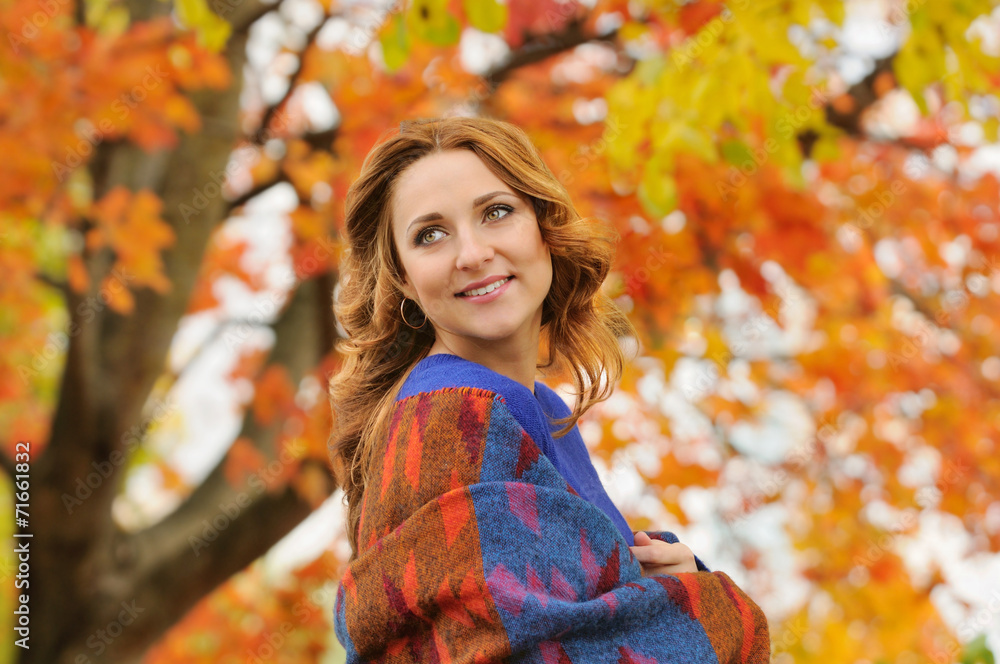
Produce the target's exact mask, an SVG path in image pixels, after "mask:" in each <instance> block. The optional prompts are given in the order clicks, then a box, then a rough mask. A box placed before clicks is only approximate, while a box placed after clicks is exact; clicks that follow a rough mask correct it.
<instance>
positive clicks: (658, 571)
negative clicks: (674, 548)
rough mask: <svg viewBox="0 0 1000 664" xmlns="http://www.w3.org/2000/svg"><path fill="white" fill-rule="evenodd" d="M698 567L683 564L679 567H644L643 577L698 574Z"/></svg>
mask: <svg viewBox="0 0 1000 664" xmlns="http://www.w3.org/2000/svg"><path fill="white" fill-rule="evenodd" d="M697 571H698V566H697V565H695V564H694V563H681V564H678V565H643V567H642V575H643V576H656V575H663V574H684V573H697Z"/></svg>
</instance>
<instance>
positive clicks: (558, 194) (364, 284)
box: [329, 117, 635, 559]
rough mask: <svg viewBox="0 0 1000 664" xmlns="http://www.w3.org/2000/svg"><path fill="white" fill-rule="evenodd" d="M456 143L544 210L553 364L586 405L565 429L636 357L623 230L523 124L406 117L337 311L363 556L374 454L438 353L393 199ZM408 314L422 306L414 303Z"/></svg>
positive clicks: (347, 489) (359, 209)
mask: <svg viewBox="0 0 1000 664" xmlns="http://www.w3.org/2000/svg"><path fill="white" fill-rule="evenodd" d="M445 150H470V151H472V152H473V153H475V154H476V155H477V156H478V157H479V158H480V159H481V160H482V161H483V163H484V164H485V165H486V167H487V168H488V169H489V170H490V171H491V172H492V173H493V174H494V175H495V176H496V177H497V178H498V179H500V180H501V181H503V182H504V183H505V184H506V185H507V186H509V187H510V188H511V189H512V190H514V191H515V192H517V193H518V194H519V195H520V196H521V197H522V198H524V199H525V200H526V201H530V202H531V204H532V205H533V207H534V210H535V216H536V217H537V219H538V225H539V229H540V232H541V236H542V240H543V241H544V242H545V244H546V245H547V246H548V247H549V250H550V254H551V257H552V285H551V288H550V289H549V293H548V295H547V296H546V298H545V301H544V303H543V305H542V339H541V341H542V342H543V343H544V344H545V345H547V348H548V352H547V361H545V362H544V363H542V364H539V365H538V368H539V369H546V368H549V367H552V366H553V365H555V367H557V368H565V367H568V369H569V371H570V372H571V374H572V376H573V381H574V383H575V385H576V404H575V406H574V408H573V410H572V413H571V415H570V416H569V417H567V418H563V419H559V420H556V423H557V424H562V425H565V426H563V428H562V429H560V430H559V431H558V432H556V433H555V434H554V435H555V436H556V437H561V436H563V435H565V434H566V433H568V432H569V431H570V430H571V429H572V427H573V426H574V425H575V424H576V421H577V420H578V419H579V418H580V416H581V415H583V414H584V413H585V412H586V411H587V410H588V409H589V408H590V407H591V406H592V405H594V404H595V403H598V402H600V401H603V400H605V399H607V398H608V397H609V396H610V395H611V391H612V390H613V387H614V385H615V384H616V383H617V382H618V380H619V379H620V378H621V375H622V371H623V370H624V365H625V357H624V354H623V352H622V349H621V346H620V345H619V338H620V337H624V336H634V335H635V329H634V328H633V326H632V324H631V322H630V321H629V320H628V318H627V317H626V316H625V314H624V313H623V312H622V311H621V310H620V309H619V308H618V307H617V306H616V305H615V304H614V303H613V302H612V301H611V300H610V298H608V296H607V295H605V294H604V293H603V292H602V291H601V285H602V283H603V281H604V279H605V277H606V276H607V274H608V271H609V270H610V269H611V264H612V261H613V259H614V252H615V242H616V241H617V239H618V237H617V234H616V233H615V232H614V230H613V229H611V228H609V227H607V226H605V225H603V224H598V223H595V222H593V221H588V220H584V219H582V218H581V217H580V215H579V213H578V212H577V211H576V209H575V208H574V207H573V203H572V201H571V200H570V198H569V194H568V193H567V192H566V190H565V188H564V187H563V186H562V184H561V183H560V182H559V180H557V179H556V177H555V176H554V175H553V174H552V172H551V171H550V170H549V169H548V167H547V166H546V165H545V163H544V162H543V161H542V158H541V155H540V154H539V152H538V150H537V149H536V148H535V146H534V145H533V144H532V143H531V141H530V139H529V138H528V136H527V135H526V134H525V133H524V132H523V131H522V130H521V129H519V128H518V127H516V126H514V125H512V124H509V123H506V122H500V121H497V120H490V119H485V118H463V117H456V118H447V119H440V120H429V121H414V122H406V123H403V124H401V125H400V128H399V131H398V132H396V133H394V134H390V135H389V136H388V137H387V138H383V140H382V141H381V142H380V143H379V144H377V145H376V146H375V147H374V148H373V149H372V151H371V152H370V153H369V154H368V156H367V157H366V158H365V161H364V164H363V165H362V168H361V174H360V175H359V177H358V179H357V180H356V181H355V182H354V183H353V184H352V185H351V187H350V189H349V190H348V192H347V199H346V232H345V235H346V238H345V239H346V245H347V248H346V251H345V252H344V255H343V256H342V259H341V274H342V279H341V283H340V292H339V296H338V299H337V303H336V305H335V314H336V317H337V320H338V321H339V322H340V324H341V326H342V327H343V329H344V331H345V332H346V333H347V337H346V339H343V340H341V341H340V342H338V344H337V350H338V351H339V352H340V353H341V355H342V357H343V364H342V365H341V368H340V370H339V371H338V372H337V374H336V375H335V376H333V378H332V379H331V381H330V405H331V408H332V411H333V431H332V434H331V436H330V443H329V448H330V454H331V460H332V463H333V467H334V470H335V471H336V474H337V480H338V482H339V483H340V486H341V487H342V488H343V489H344V493H345V498H346V499H347V504H348V508H347V531H348V540H349V541H350V544H351V552H352V559H353V558H355V557H356V556H357V555H358V553H359V552H358V537H359V533H358V522H359V520H360V517H361V511H362V501H363V497H364V490H365V487H366V486H367V485H368V479H369V477H370V476H371V475H370V466H371V462H372V454H373V451H374V450H375V449H377V448H378V445H379V441H381V440H383V439H384V437H385V436H387V435H388V422H389V419H390V415H391V412H392V409H393V406H394V403H395V401H396V396H397V395H398V393H399V390H400V388H401V387H402V385H403V382H404V381H405V380H406V377H407V376H408V375H409V373H410V370H411V369H412V368H413V366H414V365H415V364H416V363H417V362H419V361H420V360H421V359H423V358H424V357H426V355H427V352H428V351H429V350H430V347H431V345H432V344H433V343H434V330H433V329H432V326H431V325H429V324H428V325H424V326H423V327H422V328H420V329H417V330H414V329H411V327H409V326H408V325H406V324H404V322H403V320H402V319H401V316H400V307H401V306H402V305H401V303H402V302H403V300H404V298H403V292H402V278H401V274H402V270H401V263H400V261H399V255H398V253H397V251H396V247H395V244H394V241H393V235H392V216H391V201H392V195H393V187H394V186H395V184H396V182H397V180H398V179H399V176H400V174H402V173H403V171H405V170H406V169H407V168H408V167H410V166H411V165H412V164H414V163H415V162H416V161H418V160H419V159H421V158H423V157H425V156H427V155H430V154H434V153H437V152H442V151H445ZM404 311H405V315H406V319H407V320H409V321H411V322H412V321H413V320H414V318H417V319H419V318H418V317H419V313H418V312H415V311H413V310H412V309H410V310H404Z"/></svg>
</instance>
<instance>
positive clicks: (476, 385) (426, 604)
mask: <svg viewBox="0 0 1000 664" xmlns="http://www.w3.org/2000/svg"><path fill="white" fill-rule="evenodd" d="M346 226H347V228H346V235H347V239H348V242H349V247H348V251H347V252H345V257H344V260H343V262H342V267H343V271H344V273H345V278H344V280H343V282H342V287H341V291H340V294H339V300H338V304H337V315H338V319H339V321H340V323H341V324H342V326H343V328H344V330H345V331H346V332H347V339H346V341H344V342H342V343H341V345H340V350H341V352H342V353H343V355H344V358H345V360H344V365H343V367H342V369H341V370H340V372H339V373H338V374H337V376H335V377H334V379H333V380H332V381H331V405H332V407H333V411H334V418H335V421H334V435H333V437H332V439H331V441H332V445H331V447H332V457H333V462H334V466H335V468H336V469H337V472H338V475H339V479H340V482H341V486H343V488H344V491H345V493H346V499H347V501H348V537H349V540H350V543H351V548H352V552H353V555H352V558H351V561H350V564H349V566H348V569H347V570H346V572H345V573H344V576H343V578H342V580H341V585H340V587H339V588H338V593H337V603H336V609H335V625H336V631H337V635H338V638H339V639H340V641H341V643H343V644H344V646H345V648H346V649H347V652H348V661H349V662H358V661H375V660H379V661H382V659H383V658H385V659H386V660H387V661H393V662H395V661H406V662H423V661H439V662H475V663H478V662H494V661H523V662H529V661H530V662H545V663H548V662H560V663H561V662H574V663H576V662H674V661H676V662H701V661H712V662H714V661H719V662H728V661H753V662H764V661H767V659H768V658H769V642H768V635H767V623H766V619H765V618H764V616H763V614H762V613H761V612H760V609H759V608H758V607H757V606H756V605H755V604H754V603H753V601H752V600H750V598H749V597H747V596H746V595H745V594H744V593H743V592H742V591H741V590H740V589H739V588H737V587H736V586H735V585H734V584H733V583H732V581H730V580H729V578H728V577H727V576H726V575H725V574H722V573H721V572H716V573H711V572H709V571H708V570H707V568H705V567H704V565H702V564H701V563H700V561H698V560H697V559H696V558H694V556H693V555H692V554H691V552H690V550H688V549H687V547H685V546H684V545H682V544H679V543H677V541H676V537H674V536H673V535H672V534H671V533H666V532H661V533H635V534H634V537H633V533H632V531H631V530H630V529H629V528H628V525H627V523H626V522H625V520H624V518H622V516H621V514H620V513H619V512H618V510H617V509H616V508H615V506H614V505H613V504H612V502H611V501H610V499H609V498H608V496H607V494H606V492H605V491H604V488H603V487H602V486H601V483H600V480H599V479H598V477H597V474H596V472H595V471H594V468H593V465H592V463H591V462H590V459H589V456H588V454H587V450H586V447H585V446H584V444H583V441H582V439H581V438H580V435H579V431H578V429H577V427H576V422H577V420H578V418H579V417H580V416H581V415H582V414H583V413H584V412H586V410H587V409H588V408H590V406H592V405H593V404H594V403H597V402H599V401H601V400H604V399H606V398H607V397H608V396H609V395H610V393H611V390H612V388H613V385H614V384H615V383H616V382H617V380H618V379H619V377H620V376H621V373H622V368H623V365H624V357H623V355H622V351H621V348H620V346H619V343H618V339H619V338H620V337H622V336H626V335H630V334H632V333H633V332H634V330H633V329H632V327H631V324H630V323H629V322H628V320H627V318H626V317H625V316H624V314H622V313H621V311H619V310H618V309H617V308H616V307H615V306H614V304H613V303H612V302H611V301H610V300H609V299H608V298H607V297H606V296H605V295H603V294H602V293H601V290H600V287H601V283H602V282H603V280H604V278H605V276H606V275H607V273H608V270H609V269H610V266H611V261H612V257H613V254H614V244H613V235H612V234H610V233H609V232H607V231H606V230H604V229H602V228H601V227H599V226H597V225H595V224H593V223H590V222H587V221H585V220H583V219H581V218H580V216H579V215H578V214H577V213H576V211H575V210H574V208H573V205H572V203H571V201H570V199H569V196H568V194H567V193H566V191H565V190H564V189H563V187H562V186H561V185H560V183H559V182H558V181H557V180H556V178H555V177H554V176H553V175H552V173H551V172H550V171H549V169H548V168H547V167H546V166H545V164H544V163H543V162H542V159H541V157H540V155H539V154H538V152H537V150H536V149H535V148H534V146H533V145H532V144H531V143H530V141H529V140H528V138H527V136H526V135H525V134H524V133H523V132H522V131H520V130H519V129H518V128H516V127H514V126H512V125H509V124H506V123H502V122H497V121H493V120H486V119H480V118H452V119H446V120H437V121H426V122H412V123H404V124H403V125H402V126H401V127H400V131H399V132H398V133H397V134H396V135H395V136H392V137H390V138H388V139H387V140H385V141H383V142H382V143H381V144H380V145H378V146H376V147H375V148H374V149H373V150H372V152H371V153H370V154H369V155H368V158H367V159H366V160H365V163H364V166H363V167H362V172H361V175H360V177H359V178H358V180H357V181H356V182H355V183H354V184H353V185H352V187H351V189H350V191H349V192H348V196H347V224H346ZM558 366H565V367H568V368H569V370H570V371H571V373H572V375H573V376H574V380H575V383H576V387H577V392H578V394H577V399H576V403H575V405H574V408H573V410H572V411H570V410H569V408H568V407H567V406H566V405H565V404H564V403H563V402H562V400H561V399H560V398H559V397H558V395H556V394H555V393H554V392H553V391H552V390H551V389H550V388H548V387H547V386H545V385H544V384H542V383H540V382H536V381H535V376H536V372H537V370H538V369H546V368H549V367H558ZM560 427H561V428H560Z"/></svg>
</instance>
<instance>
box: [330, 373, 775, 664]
mask: <svg viewBox="0 0 1000 664" xmlns="http://www.w3.org/2000/svg"><path fill="white" fill-rule="evenodd" d="M374 458H376V459H379V460H380V461H379V463H378V464H377V465H378V469H377V472H374V473H373V478H372V481H371V483H370V484H369V485H368V487H367V488H366V490H365V494H364V499H363V502H362V509H361V521H360V524H359V537H358V543H359V544H358V546H359V554H358V557H357V558H356V559H355V560H353V561H352V562H351V563H350V564H349V565H348V567H347V569H346V571H345V573H344V575H343V577H342V579H341V582H340V585H339V587H338V589H337V599H336V604H335V608H334V626H335V630H336V634H337V638H338V639H339V640H340V642H341V644H343V646H344V648H345V649H346V650H347V661H348V662H351V663H353V662H394V663H395V662H432V663H438V664H449V663H459V662H461V663H468V664H483V663H486V662H501V661H504V662H533V663H538V664H584V663H586V664H590V663H593V664H597V663H601V664H604V663H607V662H617V663H618V664H628V663H633V664H653V663H657V662H661V663H665V662H720V663H721V662H752V663H756V662H761V663H762V662H767V661H768V660H769V657H770V643H769V638H768V630H767V620H766V618H765V617H764V614H763V612H761V610H760V608H759V607H757V605H756V604H755V603H754V602H753V601H752V600H751V599H750V598H749V597H748V596H747V595H746V594H745V593H744V592H743V591H742V590H740V589H739V588H738V587H737V586H736V585H735V584H734V583H733V582H732V580H731V579H730V578H729V577H728V576H726V575H725V574H724V573H722V572H707V571H701V572H692V573H678V574H675V575H662V576H651V577H643V576H642V572H641V565H640V563H639V561H638V560H636V559H635V557H634V556H633V555H632V553H631V551H630V550H629V548H628V544H627V543H626V541H625V539H624V537H623V536H622V534H621V533H620V532H619V529H618V528H617V527H616V526H615V524H614V523H613V522H612V521H611V519H609V518H608V516H607V515H606V514H605V513H604V512H602V511H601V510H600V509H599V508H597V507H596V506H594V505H593V504H592V503H590V502H588V501H586V500H584V499H583V498H581V497H580V496H579V495H578V494H577V493H576V491H574V490H573V488H572V487H571V486H570V485H569V484H568V483H567V482H566V480H565V479H564V478H563V477H562V476H561V475H560V474H559V472H558V471H557V470H556V468H555V467H554V466H553V465H552V464H551V463H550V462H549V460H548V459H547V458H546V457H545V455H544V454H542V453H541V451H540V449H539V446H538V445H537V444H536V443H535V441H534V440H532V438H531V437H530V436H529V435H528V434H527V433H526V432H525V431H524V429H523V428H522V427H521V426H520V424H519V423H518V421H517V420H516V419H515V418H514V417H513V416H512V414H511V412H510V411H509V410H508V408H507V406H506V404H505V402H504V398H503V396H502V395H500V394H497V393H496V392H492V391H490V390H484V389H481V388H473V387H449V388H442V389H439V390H434V391H432V392H422V393H419V394H415V395H413V396H410V397H407V398H405V399H401V400H399V401H397V403H396V405H395V408H394V410H393V412H392V420H391V423H390V433H389V435H388V436H387V438H386V440H385V441H384V443H383V444H382V446H381V449H378V450H376V455H375V457H374ZM650 536H651V537H653V538H655V539H662V540H664V541H676V537H674V536H673V535H672V534H671V533H665V532H663V533H650ZM699 569H701V566H699Z"/></svg>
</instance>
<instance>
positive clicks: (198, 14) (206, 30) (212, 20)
mask: <svg viewBox="0 0 1000 664" xmlns="http://www.w3.org/2000/svg"><path fill="white" fill-rule="evenodd" d="M174 7H175V9H176V10H177V18H178V20H179V21H180V22H181V23H182V24H183V25H184V26H185V27H187V28H190V29H192V30H194V31H195V33H197V35H198V43H199V44H201V45H202V46H204V47H205V48H207V49H209V50H210V51H214V52H216V53H217V52H219V51H221V50H222V47H224V46H225V45H226V42H227V41H228V40H229V34H230V33H231V32H232V26H230V25H229V23H227V22H226V21H225V19H223V18H221V17H219V16H218V15H216V14H215V13H214V12H213V11H212V10H211V9H209V8H208V0H177V4H176V5H175V6H174Z"/></svg>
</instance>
